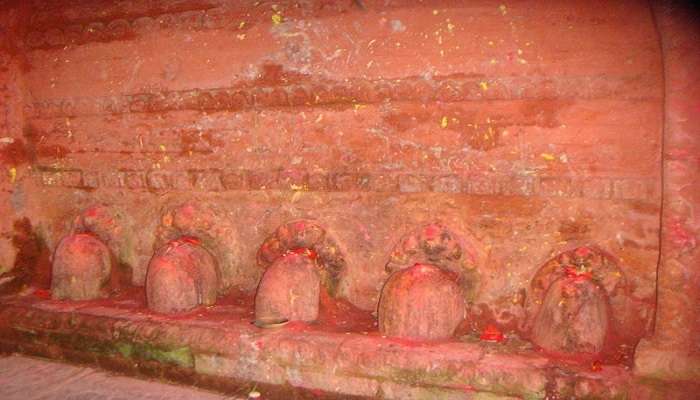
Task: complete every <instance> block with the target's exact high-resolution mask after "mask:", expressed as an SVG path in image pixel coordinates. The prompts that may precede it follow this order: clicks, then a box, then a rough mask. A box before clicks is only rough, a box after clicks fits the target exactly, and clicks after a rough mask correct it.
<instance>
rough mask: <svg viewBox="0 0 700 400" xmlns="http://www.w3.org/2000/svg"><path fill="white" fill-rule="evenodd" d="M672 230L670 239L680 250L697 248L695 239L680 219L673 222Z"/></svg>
mask: <svg viewBox="0 0 700 400" xmlns="http://www.w3.org/2000/svg"><path fill="white" fill-rule="evenodd" d="M670 228H671V235H670V238H671V241H672V242H673V244H675V245H676V246H678V247H680V248H685V247H695V244H696V240H695V237H694V236H693V235H691V234H690V232H688V231H687V230H686V229H685V227H684V226H683V223H682V222H681V221H680V220H679V219H677V218H675V219H674V220H673V222H671V224H670Z"/></svg>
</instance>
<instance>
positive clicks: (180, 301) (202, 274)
mask: <svg viewBox="0 0 700 400" xmlns="http://www.w3.org/2000/svg"><path fill="white" fill-rule="evenodd" d="M218 280H219V278H218V273H217V266H216V262H215V261H214V258H213V257H212V255H211V254H210V253H209V252H208V251H207V250H206V249H205V248H204V247H202V246H201V245H200V244H199V241H198V240H197V239H192V238H181V239H178V240H174V241H171V242H169V243H168V244H166V245H165V246H164V247H162V248H161V249H159V250H158V251H157V252H156V254H155V255H154V256H153V258H152V259H151V262H150V263H149V265H148V273H147V275H146V300H147V302H148V308H150V309H151V310H153V311H156V312H159V313H165V314H172V313H179V312H186V311H190V310H192V309H194V308H196V307H198V306H200V305H212V304H214V303H215V302H216V294H217V287H218Z"/></svg>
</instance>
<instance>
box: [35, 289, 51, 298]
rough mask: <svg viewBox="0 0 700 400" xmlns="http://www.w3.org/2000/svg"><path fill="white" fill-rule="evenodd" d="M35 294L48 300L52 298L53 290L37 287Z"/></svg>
mask: <svg viewBox="0 0 700 400" xmlns="http://www.w3.org/2000/svg"><path fill="white" fill-rule="evenodd" d="M34 296H36V297H38V298H40V299H44V300H47V299H50V298H51V291H50V290H46V289H36V290H35V291H34Z"/></svg>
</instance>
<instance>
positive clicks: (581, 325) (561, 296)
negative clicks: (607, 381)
mask: <svg viewBox="0 0 700 400" xmlns="http://www.w3.org/2000/svg"><path fill="white" fill-rule="evenodd" d="M609 318H610V315H609V308H608V304H607V297H606V295H605V292H604V291H603V290H602V289H600V287H598V286H597V285H596V284H595V283H593V282H592V281H591V280H590V279H589V278H587V277H576V276H574V277H565V278H561V279H559V280H557V281H555V282H554V283H552V285H551V286H550V287H549V289H548V290H547V294H546V295H545V298H544V302H543V303H542V306H541V308H540V310H539V313H538V314H537V316H536V317H535V321H534V326H533V328H532V340H533V342H534V343H535V344H537V345H538V346H540V347H542V348H543V349H545V350H547V351H550V352H553V353H560V354H562V353H563V354H577V355H581V354H584V355H585V354H587V355H597V354H598V353H600V352H601V351H602V350H603V347H604V345H605V339H606V336H607V335H608V329H609V324H608V320H609Z"/></svg>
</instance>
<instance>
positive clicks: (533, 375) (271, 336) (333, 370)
mask: <svg viewBox="0 0 700 400" xmlns="http://www.w3.org/2000/svg"><path fill="white" fill-rule="evenodd" d="M222 307H228V308H225V309H223V310H224V311H225V313H224V312H221V313H217V310H216V309H217V308H222ZM200 311H201V312H200ZM200 311H198V312H197V313H195V314H190V315H188V316H181V317H176V318H173V317H163V316H159V315H156V314H152V313H150V312H148V311H147V310H145V309H143V308H141V307H139V306H138V302H136V301H133V302H128V301H127V302H124V301H122V302H115V301H102V302H101V303H100V304H96V303H95V302H72V303H69V302H60V301H52V300H37V299H36V298H34V297H23V298H21V299H5V300H4V301H2V302H0V333H1V334H0V348H3V349H9V350H12V351H21V352H29V353H36V352H38V353H40V354H41V355H44V356H48V357H51V358H66V359H69V360H72V361H78V362H84V363H89V364H99V365H100V366H103V367H107V368H114V366H117V368H119V366H122V367H123V366H124V365H135V366H136V370H137V373H146V374H149V372H153V371H154V370H158V371H160V372H158V373H153V374H155V375H156V376H157V377H161V378H163V377H166V378H169V379H175V380H180V381H185V382H186V383H192V381H193V380H194V383H195V384H199V383H198V382H199V381H198V380H197V379H194V378H193V376H194V377H200V378H201V377H210V378H214V379H221V378H224V379H233V380H235V381H240V382H250V383H255V384H263V385H274V386H280V387H282V386H284V387H294V388H297V389H299V388H301V389H304V390H308V391H310V392H311V393H316V392H319V393H333V394H334V395H341V396H349V397H360V398H368V397H372V398H384V399H406V398H416V399H418V398H448V399H475V398H501V396H515V397H518V398H524V399H540V398H545V396H547V395H548V394H550V395H551V394H552V393H554V392H556V393H559V394H562V395H567V394H569V395H573V394H576V395H577V396H581V397H582V396H588V397H594V398H624V397H625V396H626V393H627V391H628V388H629V378H630V374H629V373H628V372H627V371H626V370H625V369H624V368H622V367H614V366H610V367H608V366H605V367H604V368H603V370H602V371H600V372H595V373H592V372H590V371H589V370H588V369H587V368H584V366H574V365H565V364H561V363H555V362H553V361H552V360H550V359H548V358H546V357H544V356H542V355H541V354H539V353H537V352H535V351H534V350H532V349H529V348H527V346H524V345H522V342H519V341H517V340H511V341H510V342H511V343H508V344H492V343H484V342H479V341H475V340H468V339H465V340H460V341H457V340H453V341H443V342H432V343H415V342H406V341H401V340H396V339H391V338H384V337H381V336H379V335H378V333H376V332H337V331H336V332H329V331H327V330H321V329H320V327H315V326H313V325H308V324H301V323H290V324H288V325H286V326H285V327H283V328H280V329H277V330H264V329H259V328H256V327H255V326H253V325H252V324H251V323H250V319H251V318H252V317H251V315H250V312H249V310H247V309H245V308H244V307H232V306H214V307H210V308H207V309H203V310H200ZM213 316H218V318H213ZM153 374H151V375H153ZM484 396H486V397H484ZM489 396H494V397H489Z"/></svg>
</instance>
